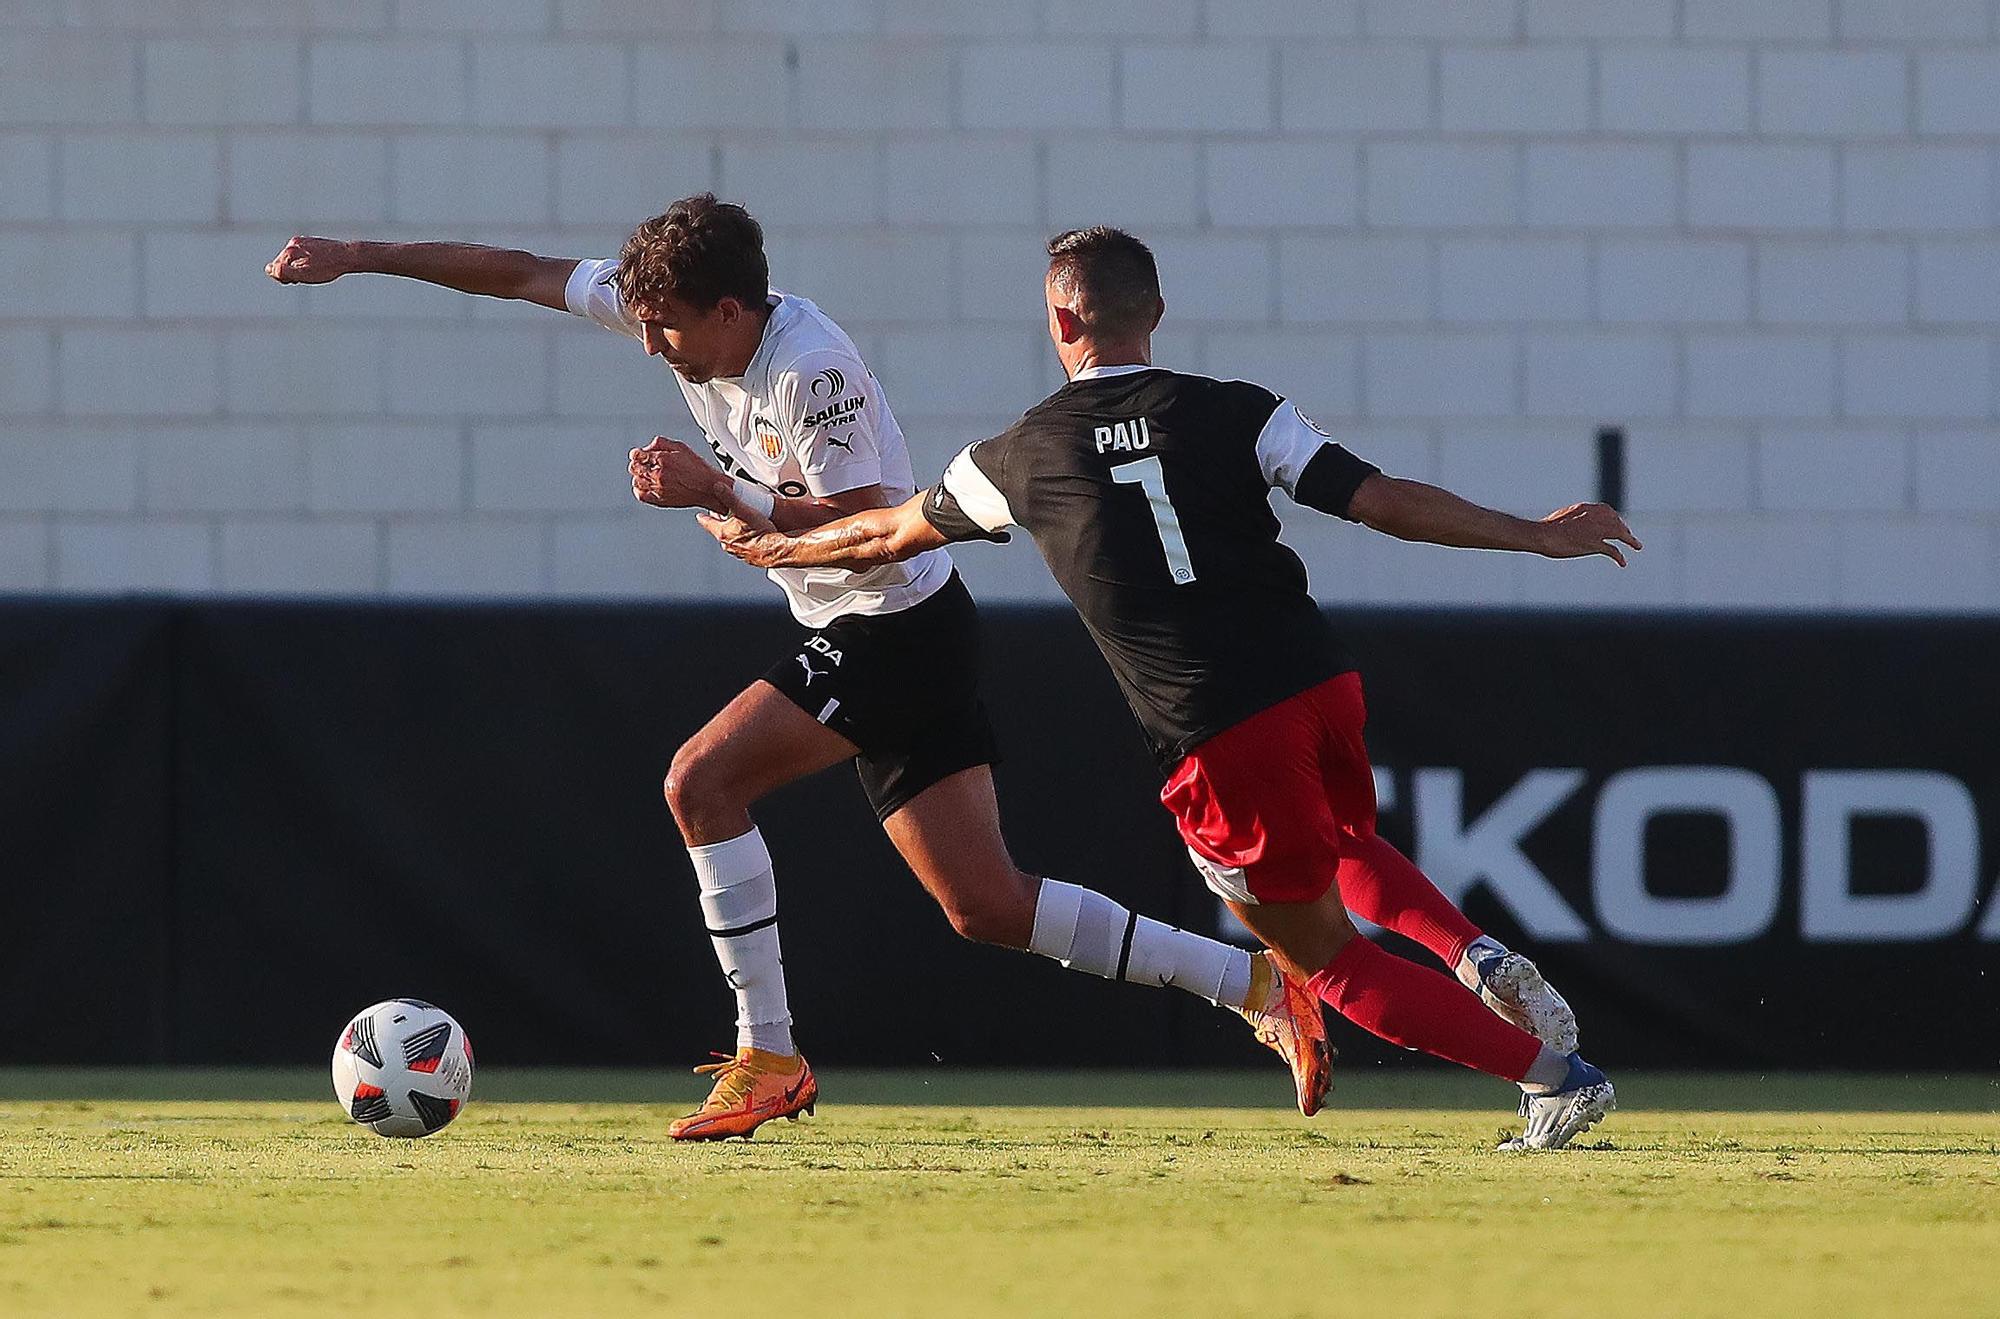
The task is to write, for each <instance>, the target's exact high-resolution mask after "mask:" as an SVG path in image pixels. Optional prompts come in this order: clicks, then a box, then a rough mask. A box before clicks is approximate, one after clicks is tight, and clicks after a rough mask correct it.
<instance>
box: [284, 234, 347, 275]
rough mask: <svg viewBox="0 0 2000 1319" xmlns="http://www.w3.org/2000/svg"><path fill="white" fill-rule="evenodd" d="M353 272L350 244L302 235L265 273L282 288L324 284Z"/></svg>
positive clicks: (295, 239)
mask: <svg viewBox="0 0 2000 1319" xmlns="http://www.w3.org/2000/svg"><path fill="white" fill-rule="evenodd" d="M354 269H355V266H354V253H353V247H352V245H351V244H348V243H343V242H341V241H340V240H339V239H337V238H307V237H304V236H303V235H302V236H300V237H297V238H294V239H292V241H291V242H289V243H286V244H285V250H284V251H282V252H280V253H278V255H277V256H275V257H273V258H272V259H271V264H270V265H268V266H265V267H264V273H265V274H267V275H269V276H270V277H271V278H272V279H275V280H277V281H278V282H279V283H280V284H324V283H326V282H327V281H329V280H335V279H339V278H340V277H341V276H342V275H346V274H351V273H352V272H353V271H354Z"/></svg>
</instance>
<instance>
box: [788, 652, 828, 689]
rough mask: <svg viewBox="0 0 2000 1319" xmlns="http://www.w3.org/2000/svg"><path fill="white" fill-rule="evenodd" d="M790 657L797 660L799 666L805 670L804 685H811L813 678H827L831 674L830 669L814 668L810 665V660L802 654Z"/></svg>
mask: <svg viewBox="0 0 2000 1319" xmlns="http://www.w3.org/2000/svg"><path fill="white" fill-rule="evenodd" d="M792 658H793V659H795V660H797V661H798V662H799V667H800V668H802V669H804V670H805V671H806V686H808V687H810V686H812V685H813V679H814V678H828V677H832V676H833V670H832V669H816V668H814V667H813V666H812V661H811V660H809V659H807V658H806V657H805V656H803V655H794V656H792Z"/></svg>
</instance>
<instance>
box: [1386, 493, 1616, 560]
mask: <svg viewBox="0 0 2000 1319" xmlns="http://www.w3.org/2000/svg"><path fill="white" fill-rule="evenodd" d="M1347 515H1348V516H1349V517H1351V518H1353V519H1354V520H1355V521H1357V522H1360V523H1363V524H1364V525H1366V526H1369V527H1373V528H1374V529H1375V530H1376V531H1380V532H1383V533H1384V534H1386V535H1390V536H1394V537H1396V539H1398V540H1414V541H1424V542H1426V543H1428V544H1432V545H1452V546H1456V547H1458V548H1460V549H1472V550H1521V551H1524V552H1526V553H1530V554H1540V555H1543V556H1544V557H1546V558H1551V559H1578V558H1582V557H1584V556H1586V555H1591V554H1602V555H1603V556H1604V557H1606V558H1607V559H1610V560H1612V561H1613V562H1615V563H1617V565H1618V566H1619V567H1621V568H1622V567H1624V566H1625V555H1624V553H1623V551H1621V550H1620V549H1619V548H1618V546H1619V545H1620V544H1624V545H1629V546H1630V547H1632V548H1633V549H1635V550H1636V549H1639V548H1641V546H1640V544H1639V541H1638V540H1637V538H1635V537H1634V536H1633V535H1632V529H1631V528H1630V527H1628V526H1626V525H1625V520H1624V519H1623V518H1621V517H1619V516H1618V513H1617V510H1615V509H1613V508H1611V507H1610V506H1609V505H1606V504H1572V505H1570V506H1569V507H1568V508H1564V509H1558V510H1557V511H1556V512H1554V513H1551V514H1549V515H1548V516H1547V517H1545V518H1542V519H1541V520H1539V521H1533V520H1530V519H1528V518H1517V517H1515V516H1513V515H1512V514H1509V513H1501V512H1499V511H1497V510H1495V509H1490V508H1483V507H1481V506H1480V505H1478V504H1475V503H1473V502H1472V501H1470V500H1467V499H1461V498H1459V497H1458V496H1457V495H1455V494H1453V493H1451V491H1449V490H1440V489H1439V488H1438V487H1436V486H1434V485H1425V484H1424V483H1423V482H1422V481H1406V480H1401V479H1399V478H1397V477H1393V476H1383V475H1381V474H1379V473H1377V474H1375V475H1373V476H1370V477H1368V478H1367V479H1365V480H1364V481H1362V482H1361V484H1360V485H1359V486H1357V487H1355V490H1354V496H1353V498H1352V499H1351V500H1350V501H1349V502H1348V505H1347Z"/></svg>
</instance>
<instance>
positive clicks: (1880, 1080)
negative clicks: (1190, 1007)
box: [0, 1066, 2000, 1113]
mask: <svg viewBox="0 0 2000 1319" xmlns="http://www.w3.org/2000/svg"><path fill="white" fill-rule="evenodd" d="M1613 1079H1614V1080H1615V1081H1617V1083H1618V1099H1619V1107H1620V1108H1621V1109H1625V1110H1627V1111H1635V1110H1645V1109H1655V1110H1692V1111H1714V1112H1738V1113H1750V1112H1772V1113H1779V1112H1782V1113H1796V1112H1824V1113H1834V1112H1873V1113H1884V1112H1916V1113H1993V1112H2000V1077H1990V1076H1950V1075H1929V1074H1917V1075H1868V1074H1860V1073H1852V1072H1778V1073H1762V1074H1760V1073H1753V1072H1734V1073H1713V1072H1620V1073H1615V1074H1614V1076H1613ZM820 1086H821V1090H822V1093H823V1095H824V1097H825V1100H826V1101H827V1102H831V1103H849V1104H887V1105H907V1106H911V1107H924V1106H934V1105H948V1106H953V1107H963V1106H976V1105H998V1106H1036V1107H1062V1108H1078V1107H1080V1108H1100V1107H1101V1108H1272V1109H1284V1108H1287V1107H1289V1106H1290V1104H1291V1087H1290V1085H1289V1083H1288V1082H1287V1080H1286V1078H1285V1076H1284V1075H1283V1074H1282V1073H1281V1072H1279V1071H1278V1070H1276V1069H1275V1068H1274V1069H1270V1070H1265V1071H1220V1070H1218V1071H1208V1070H1199V1071H1062V1070H1045V1071H1034V1072H1023V1071H985V1070H976V1069H962V1068H950V1067H938V1068H930V1069H924V1070H896V1071H869V1070H858V1069H854V1070H843V1069H839V1068H836V1069H833V1070H831V1071H822V1072H821V1073H820ZM705 1088H706V1087H704V1086H703V1085H702V1084H701V1083H700V1081H699V1080H698V1079H697V1078H695V1077H693V1076H690V1075H689V1074H688V1073H686V1072H679V1071H656V1070H650V1069H641V1068H631V1069H594V1070H593V1069H558V1068H508V1067H487V1068H483V1069H481V1071H480V1073H479V1079H478V1083H477V1085H476V1086H475V1087H474V1097H475V1098H476V1099H477V1100H479V1102H481V1103H503V1104H504V1103H622V1104H634V1103H662V1104H684V1103H690V1104H691V1103H692V1102H693V1101H695V1100H697V1099H699V1098H700V1096H701V1095H702V1093H703V1092H704V1091H705ZM332 1097H333V1088H332V1085H331V1083H330V1082H329V1080H328V1078H327V1074H326V1072H325V1071H324V1070H323V1069H319V1068H281V1067H241V1068H234V1067H202V1068H186V1067H123V1068H96V1067H0V1103H4V1102H10V1101H11V1102H17V1103H18V1102H23V1101H27V1102H35V1101H49V1100H105V1101H110V1100H152V1101H177V1100H208V1101H221V1102H228V1101H236V1102H253V1101H313V1100H327V1101H331V1099H332ZM1328 1106H1329V1107H1332V1108H1384V1109H1400V1108H1408V1109H1419V1108H1428V1109H1457V1110H1466V1111H1480V1110H1496V1111H1497V1110H1508V1109H1511V1108H1512V1106H1513V1095H1512V1088H1511V1087H1509V1086H1505V1085H1502V1084H1501V1083H1499V1082H1497V1081H1493V1080H1491V1079H1489V1078H1487V1077H1482V1076H1477V1075H1474V1074H1472V1073H1467V1072H1458V1071H1444V1070H1439V1069H1432V1068H1427V1067H1417V1066H1404V1067H1393V1068H1390V1067H1359V1068H1353V1069H1350V1070H1347V1071H1339V1072H1337V1073H1336V1076H1335V1089H1334V1093H1333V1095H1332V1096H1331V1099H1330V1101H1329V1104H1328Z"/></svg>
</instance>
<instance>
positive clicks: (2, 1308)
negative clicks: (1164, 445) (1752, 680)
mask: <svg viewBox="0 0 2000 1319" xmlns="http://www.w3.org/2000/svg"><path fill="white" fill-rule="evenodd" d="M1618 1080H1619V1084H1620V1098H1621V1101H1622V1102H1623V1105H1624V1107H1623V1108H1622V1109H1621V1111H1620V1112H1619V1113H1618V1114H1616V1115H1615V1116H1614V1117H1613V1119H1612V1120H1611V1121H1610V1122H1609V1123H1608V1124H1607V1125H1605V1126H1604V1127H1601V1128H1599V1129H1598V1130H1597V1131H1594V1132H1592V1133H1591V1134H1590V1135H1589V1136H1587V1137H1585V1143H1586V1144H1587V1145H1588V1146H1589V1148H1585V1149H1581V1150H1576V1151H1573V1152H1570V1153H1567V1154H1556V1155H1502V1154H1497V1153H1494V1152H1493V1151H1492V1149H1491V1146H1492V1144H1493V1142H1494V1140H1495V1138H1496V1136H1497V1135H1498V1134H1499V1133H1500V1131H1501V1129H1502V1128H1503V1127H1505V1126H1508V1125H1510V1121H1511V1115H1510V1113H1509V1111H1508V1109H1507V1107H1506V1093H1505V1091H1504V1089H1502V1088H1500V1087H1497V1086H1494V1085H1492V1084H1490V1083H1484V1082H1482V1081H1481V1080H1480V1078H1476V1077H1463V1078H1461V1077H1459V1076H1456V1075H1444V1074H1440V1073H1432V1072H1394V1073H1372V1074H1370V1073H1360V1074H1343V1075H1342V1076H1341V1078H1340V1088H1339V1090H1338V1091H1337V1092H1336V1094H1335V1096H1334V1100H1335V1105H1336V1106H1335V1107H1333V1108H1331V1109H1329V1110H1328V1111H1327V1112H1325V1113H1323V1114H1321V1116H1320V1117H1318V1118H1317V1119H1315V1120H1313V1121H1311V1122H1306V1121H1304V1120H1302V1119H1300V1118H1299V1117H1298V1116H1297V1115H1296V1114H1293V1113H1288V1112H1286V1111H1285V1109H1284V1108H1283V1107H1282V1104H1283V1103H1284V1100H1285V1085H1284V1081H1283V1078H1282V1077H1281V1076H1277V1075H1275V1074H1270V1075H1267V1074H1263V1073H1257V1074H1252V1075H1248V1076H1237V1075H1234V1074H1202V1073H1195V1074H1191V1075H1175V1076H1170V1077H1160V1076H1152V1075H1138V1076H1135V1075H1131V1074H1082V1075H1063V1074H1060V1073H1056V1074H1037V1075H1018V1074H991V1073H956V1072H945V1071H939V1072H936V1073H929V1074H920V1073H898V1074H852V1073H850V1074H846V1075H842V1074H840V1073H838V1072H835V1073H833V1074H830V1075H823V1077H822V1083H823V1096H824V1097H823V1100H822V1103H821V1106H820V1110H819V1116H818V1117H817V1118H816V1119H812V1120H808V1121H806V1122H801V1123H799V1124H797V1125H792V1124H787V1123H782V1122H781V1123H776V1124H773V1126H771V1127H767V1128H766V1129H765V1132H764V1133H762V1134H760V1135H759V1137H758V1139H757V1140H755V1141H754V1142H750V1143H743V1142H732V1143H728V1144H721V1145H700V1146H678V1145H673V1144H671V1143H669V1142H668V1141H667V1140H666V1139H665V1136H664V1134H663V1133H664V1130H665V1127H666V1123H667V1120H668V1118H669V1117H671V1116H672V1115H673V1114H675V1113H677V1112H680V1111H682V1110H683V1109H684V1108H685V1107H687V1106H688V1104H689V1103H691V1102H692V1100H693V1099H694V1098H696V1097H697V1096H698V1094H699V1090H700V1087H699V1085H698V1084H696V1083H695V1082H694V1081H693V1078H683V1077H673V1078H668V1077H662V1076H658V1075H643V1074H631V1073H621V1074H605V1075H591V1074H581V1073H564V1074H543V1075H536V1074H533V1073H516V1074H514V1075H512V1076H509V1075H507V1074H505V1073H504V1072H502V1071H501V1070H500V1069H489V1070H488V1072H486V1073H483V1074H482V1075H481V1077H480V1082H479V1088H478V1090H477V1092H476V1093H475V1097H474V1103H473V1104H472V1106H471V1107H470V1108H469V1109H468V1110H467V1112H466V1114H465V1116H464V1117H462V1118H460V1119H459V1121H458V1123H457V1124H456V1125H454V1126H453V1127H451V1128H450V1129H449V1130H447V1131H445V1132H444V1133H442V1134H441V1135H439V1136H437V1137H434V1138H432V1139H430V1140H427V1141H388V1140H382V1139H378V1138H377V1137H375V1136H373V1135H371V1134H369V1133H368V1132H366V1131H363V1130H361V1129H359V1128H357V1127H354V1126H352V1125H350V1124H349V1123H347V1122H346V1121H345V1119H344V1118H343V1117H342V1116H341V1114H340V1113H339V1111H338V1110H337V1109H336V1108H335V1107H334V1106H333V1103H332V1100H331V1099H330V1098H324V1097H319V1095H318V1090H319V1088H320V1087H321V1086H322V1085H323V1084H324V1082H323V1079H321V1078H319V1077H318V1076H317V1075H316V1074H302V1073H264V1072H248V1073H232V1072H202V1073H167V1072H116V1073H78V1072H49V1071H33V1072H29V1071H0V1314H4V1315H9V1316H13V1315H43V1314H46V1315H60V1316H71V1315H96V1314H131V1315H255V1316H265V1315H273V1316H276V1315H308V1314H311V1315H318V1314H340V1315H344V1316H354V1317H355V1319H361V1317H363V1316H367V1317H369V1319H375V1317H378V1316H393V1315H406V1314H408V1315H415V1314H423V1315H481V1316H504V1315H592V1316H599V1315H620V1314H689V1315H697V1314H698V1315H704V1316H729V1317H730V1319H737V1317H741V1319H750V1317H751V1316H755V1317H756V1319H766V1317H767V1316H782V1317H783V1319H793V1317H794V1316H820V1315H826V1316H839V1315H869V1316H894V1315H923V1316H959V1315H1008V1316H1037V1315H1088V1316H1092V1317H1093V1319H1109V1317H1111V1316H1122V1315H1148V1316H1173V1315H1199V1316H1204V1317H1208V1316H1220V1315H1255V1316H1259V1319H1280V1317H1282V1316H1291V1315H1300V1316H1305V1315H1312V1316H1319V1315H1344V1314H1366V1315H1371V1316H1374V1315H1381V1316H1385V1317H1386V1316H1390V1315H1393V1316H1396V1317H1397V1319H1402V1317H1404V1316H1418V1315H1453V1316H1462V1315H1465V1314H1482V1315H1509V1314H1515V1315H1557V1314H1566V1315H1567V1314H1573V1315H1583V1316H1592V1317H1596V1316H1604V1317H1606V1319H1616V1317H1618V1316H1626V1315H1663V1316H1664V1315H1671V1316H1705V1315H1716V1316H1724V1315H1727V1316H1768V1315H1793V1314H1798V1315H1804V1314H1812V1315H1818V1316H1835V1315H1867V1316H1884V1315H1903V1314H1911V1315H1925V1316H1941V1315H1994V1314H1996V1313H2000V1114H1996V1112H1995V1109H1996V1106H2000V1105H1996V1101H2000V1087H1996V1086H1995V1084H1994V1083H1992V1082H1991V1081H1987V1080H1984V1079H1960V1080H1937V1079H1911V1080H1895V1079H1880V1078H1854V1077H1812V1078H1800V1077H1764V1078H1759V1077H1732V1078H1703V1077H1685V1076H1682V1077H1673V1076H1642V1075H1627V1076H1620V1077H1619V1078H1618ZM582 1097H589V1098H590V1099H591V1100H595V1101H598V1102H579V1100H580V1098H582ZM645 1098H657V1099H659V1100H660V1101H661V1102H653V1103H643V1102H636V1101H638V1100H642V1099H645Z"/></svg>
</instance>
